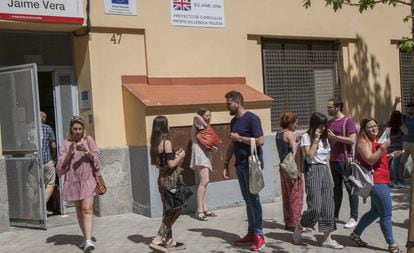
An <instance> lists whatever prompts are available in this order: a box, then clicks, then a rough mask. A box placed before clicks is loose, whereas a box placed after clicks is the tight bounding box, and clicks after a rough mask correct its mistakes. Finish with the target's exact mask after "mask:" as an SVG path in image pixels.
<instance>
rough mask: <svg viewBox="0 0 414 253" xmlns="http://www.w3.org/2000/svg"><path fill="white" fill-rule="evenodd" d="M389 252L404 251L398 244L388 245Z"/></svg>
mask: <svg viewBox="0 0 414 253" xmlns="http://www.w3.org/2000/svg"><path fill="white" fill-rule="evenodd" d="M388 252H390V253H402V250H400V248H398V245H393V246H391V245H390V246H388Z"/></svg>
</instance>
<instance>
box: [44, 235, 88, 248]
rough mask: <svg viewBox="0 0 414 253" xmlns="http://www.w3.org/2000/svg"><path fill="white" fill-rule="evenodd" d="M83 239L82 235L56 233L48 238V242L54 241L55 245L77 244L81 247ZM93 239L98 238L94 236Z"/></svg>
mask: <svg viewBox="0 0 414 253" xmlns="http://www.w3.org/2000/svg"><path fill="white" fill-rule="evenodd" d="M82 240H83V236H80V235H64V234H59V235H54V236H51V237H49V238H47V239H46V243H53V244H54V245H68V244H69V245H75V246H77V247H79V245H80V244H81V242H82ZM92 241H94V242H96V238H95V237H92Z"/></svg>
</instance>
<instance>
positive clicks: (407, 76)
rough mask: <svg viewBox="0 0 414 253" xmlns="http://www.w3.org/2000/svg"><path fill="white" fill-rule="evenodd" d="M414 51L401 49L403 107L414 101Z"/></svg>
mask: <svg viewBox="0 0 414 253" xmlns="http://www.w3.org/2000/svg"><path fill="white" fill-rule="evenodd" d="M413 56H414V53H408V52H404V51H401V50H400V76H401V103H402V104H401V107H402V109H403V110H404V109H405V105H406V104H407V103H410V102H414V57H413Z"/></svg>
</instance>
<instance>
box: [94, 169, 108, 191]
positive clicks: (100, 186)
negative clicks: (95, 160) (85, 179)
mask: <svg viewBox="0 0 414 253" xmlns="http://www.w3.org/2000/svg"><path fill="white" fill-rule="evenodd" d="M95 180H96V188H95V192H96V194H98V195H103V194H104V193H105V192H106V184H105V181H104V179H103V177H102V175H101V174H100V173H99V172H95Z"/></svg>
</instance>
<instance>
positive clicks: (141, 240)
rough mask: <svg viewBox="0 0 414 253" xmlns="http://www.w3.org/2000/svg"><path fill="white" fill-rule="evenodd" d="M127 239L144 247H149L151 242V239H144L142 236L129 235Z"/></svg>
mask: <svg viewBox="0 0 414 253" xmlns="http://www.w3.org/2000/svg"><path fill="white" fill-rule="evenodd" d="M128 239H129V240H131V241H133V242H135V243H143V244H145V245H149V244H150V243H151V241H152V237H145V236H143V235H130V236H128Z"/></svg>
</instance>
